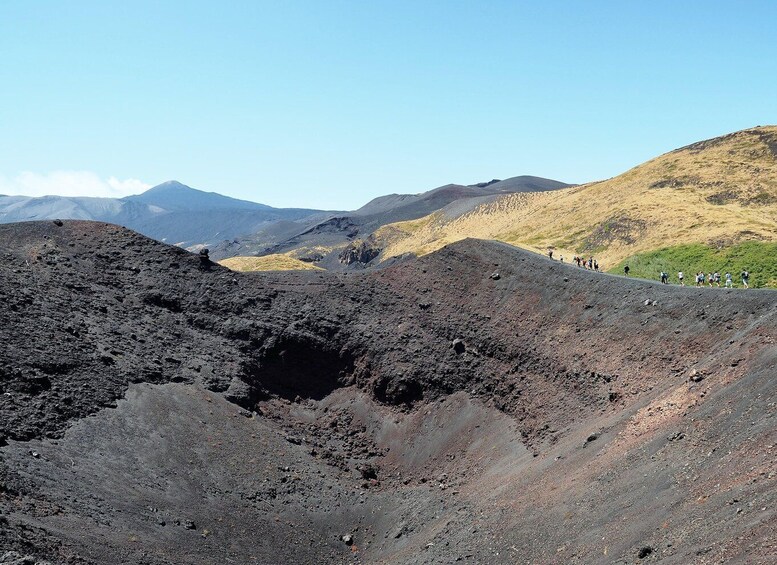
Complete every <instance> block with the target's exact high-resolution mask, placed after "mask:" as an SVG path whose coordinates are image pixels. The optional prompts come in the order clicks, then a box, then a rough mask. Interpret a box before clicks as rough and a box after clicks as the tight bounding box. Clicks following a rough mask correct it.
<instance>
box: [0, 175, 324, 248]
mask: <svg viewBox="0 0 777 565" xmlns="http://www.w3.org/2000/svg"><path fill="white" fill-rule="evenodd" d="M326 215H327V214H326V213H323V212H322V211H320V210H308V209H297V208H273V207H271V206H267V205H264V204H257V203H255V202H248V201H246V200H238V199H235V198H229V197H227V196H223V195H221V194H217V193H215V192H204V191H201V190H197V189H194V188H191V187H189V186H186V185H184V184H181V183H180V182H177V181H168V182H165V183H162V184H160V185H158V186H155V187H153V188H150V189H149V190H147V191H146V192H144V193H142V194H138V195H135V196H128V197H125V198H87V197H63V196H43V197H39V198H32V197H26V196H2V197H0V223H10V222H19V221H29V220H40V219H54V218H60V219H80V220H98V221H103V222H111V223H115V224H120V225H124V226H127V227H129V228H132V229H134V230H136V231H138V232H140V233H142V234H144V235H147V236H149V237H153V238H155V239H158V240H160V241H166V242H168V243H175V244H177V245H180V246H183V247H194V246H208V245H212V244H215V243H216V242H219V241H221V240H230V239H233V238H235V237H237V236H239V235H241V234H244V233H253V232H256V231H257V230H259V229H261V228H262V227H263V226H266V225H268V224H271V223H274V222H281V221H286V222H293V221H295V220H300V219H302V218H310V219H311V221H316V220H318V219H320V218H322V217H325V216H326Z"/></svg>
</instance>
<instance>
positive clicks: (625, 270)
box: [623, 265, 629, 277]
mask: <svg viewBox="0 0 777 565" xmlns="http://www.w3.org/2000/svg"><path fill="white" fill-rule="evenodd" d="M623 272H624V273H626V276H627V277H628V276H629V266H628V265H626V266H625V267H623Z"/></svg>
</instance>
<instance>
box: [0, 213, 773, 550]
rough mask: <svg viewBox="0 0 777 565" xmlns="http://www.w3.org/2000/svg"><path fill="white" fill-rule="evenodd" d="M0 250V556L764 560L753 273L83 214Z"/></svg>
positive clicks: (760, 316) (765, 330)
mask: <svg viewBox="0 0 777 565" xmlns="http://www.w3.org/2000/svg"><path fill="white" fill-rule="evenodd" d="M0 250H1V251H2V259H3V260H2V261H0V318H2V320H3V323H2V324H0V341H2V343H3V345H4V346H3V347H1V348H0V550H1V551H0V562H5V563H6V564H9V563H10V564H14V563H15V564H21V563H43V562H48V563H57V564H60V563H69V564H79V565H97V564H107V563H110V564H113V563H126V564H130V563H132V564H140V563H143V564H145V565H173V564H187V565H209V564H213V563H229V562H233V563H240V564H245V563H311V564H313V563H315V564H322V565H326V564H330V563H331V564H343V563H365V564H366V563H391V564H397V565H410V564H414V565H415V564H419V563H430V564H432V563H434V564H437V563H470V564H471V563H478V564H484V565H501V564H508V563H509V564H513V563H538V564H555V563H580V564H589V563H591V564H594V563H607V564H609V563H620V564H627V563H628V564H635V563H658V562H661V563H672V564H686V563H690V564H708V563H709V564H711V563H753V564H760V563H763V564H767V563H774V562H775V560H774V557H775V555H777V470H776V469H775V452H776V451H777V436H776V432H775V430H777V408H776V406H777V404H776V403H777V379H776V378H775V373H776V372H777V346H776V345H775V343H777V324H775V316H777V292H771V291H757V290H756V291H737V290H734V291H731V292H728V291H724V290H720V289H711V288H698V289H697V288H681V287H677V286H674V285H661V284H659V283H657V282H653V281H644V280H634V279H628V278H625V277H622V276H612V275H608V274H603V273H595V272H591V271H586V270H583V269H579V268H577V267H574V266H572V265H570V264H568V263H567V264H562V263H560V262H559V261H550V260H549V259H547V258H545V257H542V256H539V255H537V254H535V253H529V252H526V251H524V250H520V249H517V248H514V247H511V246H509V245H505V244H503V243H498V242H489V241H482V240H474V239H467V240H463V241H459V242H456V243H454V244H452V245H449V246H447V247H446V248H444V249H440V250H438V251H436V252H434V253H431V254H428V255H426V256H423V257H420V258H415V259H409V260H407V261H404V262H401V263H397V264H395V265H393V266H391V267H388V268H385V269H380V270H366V271H361V272H357V273H349V274H348V276H346V275H344V274H342V273H332V272H327V271H322V270H313V271H291V272H272V273H238V272H232V271H229V270H227V269H226V268H224V267H221V266H219V265H217V264H214V263H211V262H210V261H208V260H207V259H205V258H203V257H200V256H198V255H197V254H193V253H188V252H186V251H185V250H182V249H180V248H177V247H173V246H169V245H165V244H162V243H159V242H157V241H153V240H150V239H148V238H146V237H143V236H141V235H139V234H137V233H136V232H132V231H130V230H127V229H122V228H121V227H118V226H115V225H108V224H102V223H96V222H84V221H65V222H57V223H54V222H51V221H46V222H25V223H21V224H10V225H2V226H0ZM496 273H498V274H499V276H498V277H497V276H495V275H496Z"/></svg>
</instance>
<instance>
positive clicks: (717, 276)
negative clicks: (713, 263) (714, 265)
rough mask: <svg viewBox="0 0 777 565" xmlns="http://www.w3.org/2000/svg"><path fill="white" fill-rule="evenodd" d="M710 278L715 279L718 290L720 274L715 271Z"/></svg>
mask: <svg viewBox="0 0 777 565" xmlns="http://www.w3.org/2000/svg"><path fill="white" fill-rule="evenodd" d="M712 276H713V277H715V286H717V287H718V288H720V273H719V272H717V271H715V272H714V273H713V275H712Z"/></svg>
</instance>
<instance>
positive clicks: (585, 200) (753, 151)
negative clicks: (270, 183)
mask: <svg viewBox="0 0 777 565" xmlns="http://www.w3.org/2000/svg"><path fill="white" fill-rule="evenodd" d="M376 237H377V238H378V240H379V241H380V243H381V244H382V246H383V248H384V254H383V256H384V257H385V258H388V257H391V256H394V255H400V254H402V253H406V252H412V253H416V254H425V253H429V252H431V251H434V250H436V249H439V248H440V247H443V246H444V245H446V244H448V243H451V242H453V241H457V240H460V239H463V238H466V237H477V238H484V239H498V240H501V241H505V242H508V243H511V244H514V245H517V246H520V247H523V248H526V249H531V250H534V251H538V252H541V253H545V252H546V251H547V249H548V248H549V247H552V248H554V249H555V256H557V257H558V256H559V255H564V256H565V258H567V260H570V259H571V258H572V256H573V255H575V254H583V255H586V256H590V255H593V256H594V257H596V258H597V259H598V261H599V263H600V264H601V265H602V267H603V268H604V269H613V268H614V267H615V266H616V265H620V264H621V262H622V261H624V260H625V259H627V258H630V257H632V256H635V255H642V254H645V253H649V252H652V251H655V250H658V249H665V248H667V247H674V246H677V245H690V244H699V245H701V246H708V247H710V248H711V249H728V248H732V247H736V246H737V245H739V244H741V243H743V242H749V241H761V242H766V243H768V242H775V241H777V127H776V126H768V127H758V128H753V129H749V130H744V131H740V132H736V133H733V134H729V135H726V136H722V137H718V138H715V139H711V140H707V141H702V142H699V143H694V144H692V145H689V146H687V147H683V148H680V149H677V150H675V151H672V152H670V153H666V154H664V155H661V156H660V157H657V158H656V159H653V160H651V161H648V162H647V163H645V164H643V165H640V166H638V167H635V168H633V169H631V170H630V171H627V172H626V173H624V174H622V175H620V176H618V177H615V178H612V179H609V180H606V181H600V182H594V183H589V184H586V185H581V186H577V187H573V188H567V189H562V190H558V191H554V192H550V193H532V194H511V195H507V196H504V197H502V198H499V199H498V200H496V201H494V202H490V203H487V204H484V205H482V206H479V207H477V208H476V209H474V210H472V211H471V212H469V213H466V214H464V215H461V216H456V217H450V216H448V215H446V214H445V213H444V212H436V213H434V214H432V215H430V216H426V217H424V218H421V219H419V220H414V221H412V222H399V223H396V224H391V225H387V226H384V227H382V228H381V229H379V230H378V231H377V232H376ZM754 249H755V248H754ZM757 249H762V250H764V251H767V250H769V249H771V248H770V247H768V246H766V247H763V248H761V247H757ZM754 264H755V263H754ZM689 268H691V269H692V267H691V266H690V265H687V266H685V269H686V270H687V269H689ZM751 270H754V269H751ZM651 278H652V274H651Z"/></svg>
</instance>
